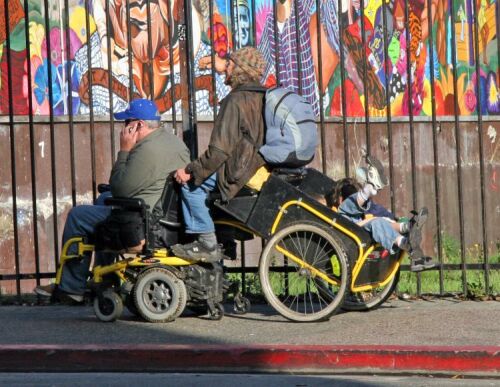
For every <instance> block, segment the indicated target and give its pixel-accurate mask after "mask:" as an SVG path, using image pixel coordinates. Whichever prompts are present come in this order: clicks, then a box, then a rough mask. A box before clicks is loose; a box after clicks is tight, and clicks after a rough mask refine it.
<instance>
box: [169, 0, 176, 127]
mask: <svg viewBox="0 0 500 387" xmlns="http://www.w3.org/2000/svg"><path fill="white" fill-rule="evenodd" d="M167 8H168V10H167V18H168V25H167V27H168V29H167V33H168V55H169V58H170V60H169V66H170V75H169V77H170V100H171V103H172V126H173V128H174V132H175V134H176V135H178V133H177V109H176V107H175V103H176V102H177V101H176V97H175V75H174V49H173V47H172V36H173V32H172V28H173V26H174V19H173V15H172V7H171V0H167Z"/></svg>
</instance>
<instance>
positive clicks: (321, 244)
mask: <svg viewBox="0 0 500 387" xmlns="http://www.w3.org/2000/svg"><path fill="white" fill-rule="evenodd" d="M335 233H336V231H335V230H333V229H332V228H329V227H327V226H325V225H322V224H319V223H314V222H308V221H301V222H295V223H291V224H290V225H288V226H286V227H285V228H283V229H281V230H280V231H278V232H277V233H276V234H274V235H273V236H272V237H271V239H270V240H269V241H268V243H267V244H266V246H265V248H264V250H263V252H262V256H261V259H260V265H259V277H260V282H261V285H262V290H263V293H264V296H265V297H266V299H267V301H268V302H269V304H270V305H271V306H272V307H273V308H274V309H275V310H276V311H277V312H278V313H280V314H281V315H282V316H284V317H286V318H287V319H289V320H292V321H298V322H314V321H321V320H326V319H328V318H329V317H330V316H332V315H333V314H334V313H335V312H336V311H337V310H338V308H339V307H340V306H341V305H342V303H343V300H344V297H345V294H346V291H347V289H348V286H349V284H350V278H351V271H350V267H349V261H348V259H347V255H346V253H345V248H344V246H343V243H342V241H341V240H340V239H339V238H338V237H336V236H335Z"/></svg>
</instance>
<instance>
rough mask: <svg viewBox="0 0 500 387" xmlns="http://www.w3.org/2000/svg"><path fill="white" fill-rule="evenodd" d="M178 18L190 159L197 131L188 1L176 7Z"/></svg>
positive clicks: (195, 148)
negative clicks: (180, 22) (180, 23)
mask: <svg viewBox="0 0 500 387" xmlns="http://www.w3.org/2000/svg"><path fill="white" fill-rule="evenodd" d="M178 11H179V18H180V20H181V21H182V23H183V24H182V25H181V26H180V28H181V29H182V31H181V32H180V35H181V36H180V38H179V41H180V48H181V51H180V55H181V56H183V60H181V83H182V84H184V85H185V86H186V89H185V91H184V94H183V98H182V103H183V105H182V106H183V109H182V127H183V139H184V142H185V143H186V145H187V146H188V148H189V149H190V151H191V157H192V158H196V157H198V142H197V138H198V130H197V122H196V103H195V98H196V94H195V92H196V90H195V87H194V57H193V40H192V36H193V26H192V23H191V20H192V8H191V2H190V1H189V0H183V2H182V6H181V7H178Z"/></svg>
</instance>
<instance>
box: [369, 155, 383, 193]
mask: <svg viewBox="0 0 500 387" xmlns="http://www.w3.org/2000/svg"><path fill="white" fill-rule="evenodd" d="M366 163H367V164H368V173H367V180H366V181H367V183H370V184H371V185H373V186H374V187H375V189H376V190H380V189H382V188H384V187H385V186H386V185H387V184H388V181H387V176H385V173H384V166H383V165H382V163H381V162H380V160H378V159H376V158H375V157H373V156H368V155H367V156H366Z"/></svg>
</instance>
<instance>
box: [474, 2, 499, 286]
mask: <svg viewBox="0 0 500 387" xmlns="http://www.w3.org/2000/svg"><path fill="white" fill-rule="evenodd" d="M473 4H474V12H473V13H474V19H473V20H474V23H473V25H474V46H475V50H474V53H475V55H474V59H475V63H476V68H475V71H476V90H475V91H476V95H477V99H478V101H477V126H478V131H477V133H478V136H479V137H478V140H479V179H480V180H479V181H480V192H481V215H482V216H481V233H482V237H483V243H482V245H483V261H484V264H485V268H486V269H485V270H484V286H485V292H486V294H488V292H489V290H488V289H489V287H490V276H489V268H488V263H489V256H488V234H487V231H486V225H487V224H488V218H487V211H486V192H485V190H484V187H485V185H486V182H485V178H484V140H483V117H482V114H483V112H482V107H481V91H482V90H481V66H480V64H479V28H478V20H477V14H478V9H477V5H476V3H473ZM480 6H481V5H480V4H479V7H480ZM497 39H499V37H498V36H497ZM483 46H484V48H485V49H486V45H483Z"/></svg>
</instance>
